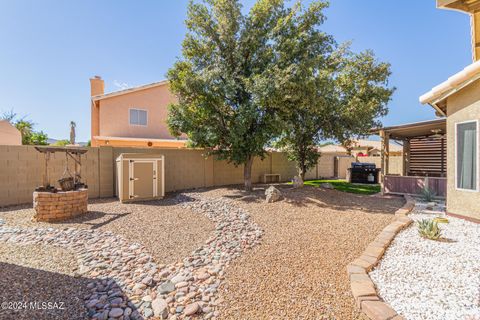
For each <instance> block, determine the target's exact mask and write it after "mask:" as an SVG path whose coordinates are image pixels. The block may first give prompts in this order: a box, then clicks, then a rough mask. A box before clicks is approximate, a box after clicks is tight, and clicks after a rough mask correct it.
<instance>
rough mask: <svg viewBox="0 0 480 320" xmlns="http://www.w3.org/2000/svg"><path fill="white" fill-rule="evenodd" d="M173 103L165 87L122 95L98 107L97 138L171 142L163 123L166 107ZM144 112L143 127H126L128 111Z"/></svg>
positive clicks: (164, 121)
mask: <svg viewBox="0 0 480 320" xmlns="http://www.w3.org/2000/svg"><path fill="white" fill-rule="evenodd" d="M172 102H175V97H174V96H173V95H172V94H171V93H170V90H169V86H168V85H162V86H156V87H152V88H148V89H144V90H139V91H135V92H131V93H128V94H122V95H118V96H114V97H110V98H107V99H102V100H100V101H99V102H98V103H99V105H100V107H99V109H100V110H99V118H100V119H99V135H100V136H111V137H129V138H150V139H173V137H172V136H171V135H170V133H169V132H168V128H167V124H166V120H167V115H168V105H169V104H170V103H172ZM131 108H133V109H142V110H147V113H148V114H147V125H146V126H137V125H130V123H129V109H131Z"/></svg>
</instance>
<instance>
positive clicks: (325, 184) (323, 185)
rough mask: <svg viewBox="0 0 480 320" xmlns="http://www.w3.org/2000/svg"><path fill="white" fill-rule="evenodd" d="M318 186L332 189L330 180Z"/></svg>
mask: <svg viewBox="0 0 480 320" xmlns="http://www.w3.org/2000/svg"><path fill="white" fill-rule="evenodd" d="M320 187H322V188H324V189H334V187H333V185H332V184H331V183H330V182H324V183H321V184H320Z"/></svg>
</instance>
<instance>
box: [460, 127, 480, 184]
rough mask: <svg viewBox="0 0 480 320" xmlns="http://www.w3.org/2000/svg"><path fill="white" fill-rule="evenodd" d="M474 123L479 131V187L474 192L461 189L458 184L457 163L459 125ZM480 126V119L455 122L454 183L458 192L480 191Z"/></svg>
mask: <svg viewBox="0 0 480 320" xmlns="http://www.w3.org/2000/svg"><path fill="white" fill-rule="evenodd" d="M472 122H474V123H475V124H476V130H477V146H476V147H477V161H476V162H477V177H476V182H477V183H476V184H477V185H476V188H475V189H473V190H472V189H463V188H459V187H458V183H457V182H458V181H457V171H458V170H457V169H458V167H457V163H458V160H457V155H458V152H457V145H458V143H457V142H458V141H457V139H458V136H457V127H458V125H459V124H465V123H472ZM478 125H479V120H478V119H477V120H467V121H461V122H455V133H454V134H455V136H454V139H455V181H454V183H455V190H457V191H465V192H478V191H479V190H480V188H479V187H480V181H479V180H478V179H479V177H480V175H479V168H480V164H479V160H480V150H479V149H480V148H479V145H480V140H479V139H480V128H479V127H478Z"/></svg>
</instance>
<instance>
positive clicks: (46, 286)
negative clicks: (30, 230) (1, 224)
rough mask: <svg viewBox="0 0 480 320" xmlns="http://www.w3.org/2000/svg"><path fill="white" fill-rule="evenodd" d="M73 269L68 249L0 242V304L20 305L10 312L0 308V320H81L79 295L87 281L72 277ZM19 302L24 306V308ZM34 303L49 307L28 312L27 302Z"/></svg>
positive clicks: (81, 294)
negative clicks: (45, 304) (24, 303)
mask: <svg viewBox="0 0 480 320" xmlns="http://www.w3.org/2000/svg"><path fill="white" fill-rule="evenodd" d="M76 269H77V261H76V258H75V257H74V255H73V254H72V252H70V251H69V250H66V249H63V248H55V247H50V246H43V245H16V244H10V243H2V242H0V270H1V276H0V288H1V301H0V302H3V303H5V302H12V303H15V304H16V308H18V306H21V307H20V308H19V309H18V310H13V309H4V308H3V305H2V309H0V319H39V320H41V319H45V320H47V319H48V320H50V319H85V318H86V308H85V306H84V301H83V295H84V294H86V293H87V292H88V290H87V282H88V281H87V279H84V278H81V277H76V278H75V277H74V272H75V271H76ZM18 302H22V304H18ZM23 302H26V303H28V305H27V307H26V309H25V306H24V305H23ZM35 302H38V303H50V304H51V306H52V308H51V309H49V308H46V309H42V308H43V306H42V307H41V308H37V307H34V308H33V309H31V307H30V306H31V305H30V303H35ZM55 303H56V305H55ZM33 306H34V305H33ZM55 306H56V307H55ZM10 307H13V305H10Z"/></svg>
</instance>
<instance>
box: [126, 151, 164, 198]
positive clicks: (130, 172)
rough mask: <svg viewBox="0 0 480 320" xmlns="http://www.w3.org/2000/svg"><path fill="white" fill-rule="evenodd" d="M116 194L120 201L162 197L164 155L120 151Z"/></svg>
mask: <svg viewBox="0 0 480 320" xmlns="http://www.w3.org/2000/svg"><path fill="white" fill-rule="evenodd" d="M117 195H118V198H119V199H120V201H121V202H131V201H139V200H153V199H161V198H163V197H164V196H165V157H164V156H163V155H161V154H150V153H122V154H121V155H120V156H118V158H117Z"/></svg>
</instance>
